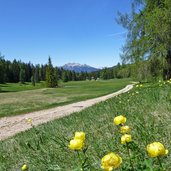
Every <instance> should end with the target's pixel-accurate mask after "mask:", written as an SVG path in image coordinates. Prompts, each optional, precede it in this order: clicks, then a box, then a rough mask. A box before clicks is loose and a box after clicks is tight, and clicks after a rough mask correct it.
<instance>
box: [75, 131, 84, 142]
mask: <svg viewBox="0 0 171 171" xmlns="http://www.w3.org/2000/svg"><path fill="white" fill-rule="evenodd" d="M74 139H80V140H82V141H84V140H85V133H84V132H75V136H74Z"/></svg>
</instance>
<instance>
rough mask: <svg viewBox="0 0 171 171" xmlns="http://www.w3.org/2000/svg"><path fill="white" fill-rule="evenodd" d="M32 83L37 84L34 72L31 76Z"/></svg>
mask: <svg viewBox="0 0 171 171" xmlns="http://www.w3.org/2000/svg"><path fill="white" fill-rule="evenodd" d="M31 83H32V85H33V86H35V85H36V83H35V76H34V74H33V75H32V76H31Z"/></svg>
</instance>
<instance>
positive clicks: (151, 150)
mask: <svg viewBox="0 0 171 171" xmlns="http://www.w3.org/2000/svg"><path fill="white" fill-rule="evenodd" d="M147 152H148V155H149V156H150V157H157V156H163V155H165V154H167V153H168V150H167V149H165V147H164V145H163V144H161V143H160V142H153V143H151V144H148V145H147Z"/></svg>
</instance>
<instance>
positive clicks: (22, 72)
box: [20, 68, 25, 84]
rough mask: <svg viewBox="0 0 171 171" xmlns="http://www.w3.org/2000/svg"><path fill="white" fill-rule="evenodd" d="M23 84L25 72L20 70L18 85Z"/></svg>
mask: <svg viewBox="0 0 171 171" xmlns="http://www.w3.org/2000/svg"><path fill="white" fill-rule="evenodd" d="M24 82H25V70H24V69H23V68H21V69H20V83H21V84H24Z"/></svg>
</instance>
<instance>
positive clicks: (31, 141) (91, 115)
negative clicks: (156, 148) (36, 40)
mask: <svg viewBox="0 0 171 171" xmlns="http://www.w3.org/2000/svg"><path fill="white" fill-rule="evenodd" d="M136 92H138V93H136ZM120 114H122V115H124V116H126V117H127V122H126V124H127V125H129V126H130V127H131V129H132V131H131V135H132V137H133V142H132V143H130V147H129V148H131V157H132V158H131V160H132V161H133V165H134V169H135V170H136V171H163V170H164V169H160V166H159V163H158V161H157V159H156V158H150V157H149V156H148V155H147V152H146V146H147V144H149V143H152V142H154V141H159V142H161V143H163V144H164V145H165V147H167V149H168V150H169V154H168V155H166V156H163V157H161V162H162V164H163V167H164V168H165V170H166V171H170V170H171V155H170V151H171V147H170V143H171V86H170V85H165V86H162V87H160V86H158V84H155V85H150V84H148V85H143V87H142V88H134V89H133V90H132V91H131V92H129V93H126V94H123V95H120V96H118V97H115V98H112V99H109V100H107V101H105V102H102V103H99V104H97V105H94V106H92V107H90V108H87V109H85V110H83V111H82V112H79V113H74V114H72V115H71V116H68V117H65V118H61V119H59V120H55V121H53V122H49V123H47V124H43V125H40V126H38V127H36V128H33V129H31V130H28V131H26V132H23V133H20V134H18V135H17V136H15V137H13V138H11V139H8V140H5V141H2V142H0V163H1V164H0V170H2V171H17V170H20V168H21V166H22V165H23V164H24V163H26V164H27V165H28V166H29V171H56V170H60V171H66V170H67V171H72V170H74V169H76V168H79V166H80V162H79V158H78V156H77V153H76V152H75V151H71V150H69V149H68V143H69V141H70V139H72V138H73V135H74V132H75V131H84V132H85V133H86V146H88V150H87V151H86V155H87V156H88V162H89V165H91V168H89V169H86V170H91V171H100V170H102V169H101V168H100V162H101V158H102V157H103V156H104V155H106V154H107V153H109V152H111V151H113V152H115V153H117V154H119V155H120V156H121V157H122V159H123V162H122V164H121V166H120V167H119V168H118V169H116V170H119V171H133V170H132V168H131V167H130V162H129V157H128V153H127V149H126V146H125V145H122V144H121V143H120V137H121V134H120V133H119V131H118V127H117V126H115V125H114V124H113V118H114V117H115V116H117V115H120ZM33 124H34V121H33ZM80 155H81V156H82V154H81V152H80ZM77 170H78V169H77Z"/></svg>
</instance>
